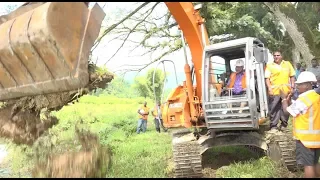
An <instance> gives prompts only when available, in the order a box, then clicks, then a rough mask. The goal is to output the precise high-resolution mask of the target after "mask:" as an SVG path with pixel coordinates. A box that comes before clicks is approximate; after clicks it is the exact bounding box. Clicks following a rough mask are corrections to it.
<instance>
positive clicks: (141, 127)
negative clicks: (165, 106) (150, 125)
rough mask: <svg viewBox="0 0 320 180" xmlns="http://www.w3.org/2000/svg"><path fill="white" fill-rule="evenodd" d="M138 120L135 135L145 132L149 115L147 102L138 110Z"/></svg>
mask: <svg viewBox="0 0 320 180" xmlns="http://www.w3.org/2000/svg"><path fill="white" fill-rule="evenodd" d="M138 114H139V120H138V127H137V134H140V131H142V132H146V130H147V120H148V115H149V108H148V107H147V101H145V102H144V104H143V106H141V107H140V108H139V109H138Z"/></svg>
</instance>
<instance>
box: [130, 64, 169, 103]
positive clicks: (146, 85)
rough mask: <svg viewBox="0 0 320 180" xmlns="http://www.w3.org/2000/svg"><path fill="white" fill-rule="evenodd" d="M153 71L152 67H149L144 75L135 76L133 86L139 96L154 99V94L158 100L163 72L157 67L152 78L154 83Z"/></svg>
mask: <svg viewBox="0 0 320 180" xmlns="http://www.w3.org/2000/svg"><path fill="white" fill-rule="evenodd" d="M153 72H154V68H152V69H149V70H148V72H147V74H146V75H144V76H140V77H136V79H135V82H134V86H133V87H134V88H135V89H136V90H137V92H138V93H139V95H140V96H143V97H145V98H146V97H149V98H151V99H154V98H155V96H156V98H157V100H160V97H161V94H162V89H163V83H164V73H163V72H162V71H161V70H159V69H157V70H156V72H155V78H154V82H155V83H154V84H153ZM154 88H155V94H154Z"/></svg>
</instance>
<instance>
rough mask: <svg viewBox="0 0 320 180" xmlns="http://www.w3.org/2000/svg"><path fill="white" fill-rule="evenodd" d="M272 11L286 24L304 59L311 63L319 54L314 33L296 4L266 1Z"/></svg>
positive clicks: (308, 63)
mask: <svg viewBox="0 0 320 180" xmlns="http://www.w3.org/2000/svg"><path fill="white" fill-rule="evenodd" d="M264 4H265V5H266V6H268V8H269V9H270V11H271V12H272V13H273V14H274V15H275V16H276V17H277V18H278V19H279V20H280V21H281V22H282V23H283V24H284V26H285V28H286V30H287V32H288V34H289V36H290V37H291V39H292V41H293V42H294V45H295V46H296V48H297V50H298V52H295V54H298V53H301V55H302V60H301V61H304V62H305V63H306V64H307V65H310V64H311V59H312V58H313V57H315V56H317V55H318V54H319V52H318V51H317V50H316V49H315V44H314V41H313V34H312V32H311V30H310V28H309V27H308V25H307V24H306V23H305V22H304V21H303V20H302V19H301V18H300V17H299V14H298V13H297V12H296V10H295V8H294V6H293V5H292V4H290V3H270V2H264Z"/></svg>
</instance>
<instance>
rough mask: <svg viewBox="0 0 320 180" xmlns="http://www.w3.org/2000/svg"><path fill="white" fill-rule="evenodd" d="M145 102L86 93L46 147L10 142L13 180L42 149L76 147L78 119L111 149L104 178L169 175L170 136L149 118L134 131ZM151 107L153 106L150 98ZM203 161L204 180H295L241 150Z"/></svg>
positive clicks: (217, 151)
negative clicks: (281, 179)
mask: <svg viewBox="0 0 320 180" xmlns="http://www.w3.org/2000/svg"><path fill="white" fill-rule="evenodd" d="M143 102H144V98H118V97H115V96H113V95H103V94H102V95H100V96H99V97H98V96H92V95H86V96H83V97H82V98H80V99H79V102H77V103H75V104H72V105H68V106H65V107H64V108H63V109H61V110H60V111H58V112H53V113H54V114H55V115H56V116H57V117H58V118H59V119H60V121H59V124H58V125H56V126H54V127H53V128H52V129H50V130H49V131H48V133H47V134H46V135H44V136H43V137H42V139H45V141H44V142H46V144H41V146H40V145H39V144H37V143H36V144H35V145H34V147H26V146H16V145H13V144H11V143H8V144H9V150H10V152H9V154H10V155H9V156H8V158H7V159H6V162H7V164H8V165H9V166H10V168H11V170H12V171H13V175H11V177H30V170H31V169H32V167H33V165H34V161H33V158H34V154H35V152H36V150H37V148H38V149H39V147H41V149H40V150H38V152H40V154H41V153H45V152H46V150H48V149H50V147H52V146H54V147H55V148H56V149H57V152H64V151H66V150H68V149H73V148H77V147H76V145H75V144H73V141H74V138H75V137H74V136H75V133H74V132H75V129H74V127H75V124H76V123H77V122H78V121H80V120H81V121H82V123H83V124H84V126H85V127H86V128H87V129H90V130H91V131H92V132H94V133H96V134H98V135H99V137H100V141H101V143H102V144H105V145H109V146H110V148H111V150H112V166H111V168H110V170H109V171H108V174H107V175H106V177H131V178H132V177H171V176H172V167H173V162H172V149H171V136H170V133H160V134H159V133H157V132H156V131H155V128H154V124H153V118H152V117H151V115H150V116H149V121H148V130H147V132H146V133H144V134H136V133H135V131H136V125H137V113H136V112H137V109H138V107H139V106H141V104H142V103H143ZM148 104H149V107H153V103H152V101H151V100H148ZM203 157H204V162H203V163H204V174H205V176H206V177H231V178H232V177H256V178H266V177H296V175H292V174H290V173H289V172H287V171H286V170H284V169H283V168H282V167H280V166H279V165H277V164H275V163H274V162H272V161H271V160H270V159H268V158H267V157H257V156H256V155H255V154H252V153H251V152H249V151H247V150H246V149H244V148H242V147H219V148H214V149H211V150H209V151H207V152H206V153H205V154H204V156H203ZM1 166H3V165H1ZM0 174H1V173H0Z"/></svg>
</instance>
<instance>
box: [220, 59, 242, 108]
mask: <svg viewBox="0 0 320 180" xmlns="http://www.w3.org/2000/svg"><path fill="white" fill-rule="evenodd" d="M235 66H236V67H235V70H236V72H232V73H231V75H230V78H229V81H228V83H227V91H226V90H225V91H224V96H233V95H243V94H245V93H246V88H247V86H246V73H245V70H244V61H243V60H242V59H238V60H237V61H236V64H235ZM245 105H246V103H245V102H241V104H240V107H244V106H245ZM228 107H229V108H232V104H231V103H229V104H228ZM222 113H223V114H225V113H226V111H224V112H222ZM239 113H242V110H239Z"/></svg>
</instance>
